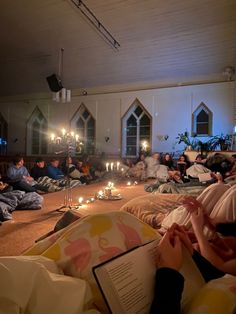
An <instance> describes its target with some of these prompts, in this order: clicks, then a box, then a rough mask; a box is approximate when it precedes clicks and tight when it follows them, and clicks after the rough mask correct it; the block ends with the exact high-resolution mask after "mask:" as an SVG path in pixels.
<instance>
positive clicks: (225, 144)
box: [208, 133, 232, 150]
mask: <svg viewBox="0 0 236 314" xmlns="http://www.w3.org/2000/svg"><path fill="white" fill-rule="evenodd" d="M208 143H209V148H210V150H217V149H218V148H219V149H220V150H228V149H229V147H230V145H231V144H232V135H231V134H225V135H224V134H223V133H221V134H220V135H215V136H212V137H211V139H210V140H209V141H208Z"/></svg>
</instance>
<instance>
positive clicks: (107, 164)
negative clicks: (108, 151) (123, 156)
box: [106, 162, 109, 171]
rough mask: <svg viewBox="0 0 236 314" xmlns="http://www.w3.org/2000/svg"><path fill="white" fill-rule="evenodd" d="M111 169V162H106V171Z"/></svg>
mask: <svg viewBox="0 0 236 314" xmlns="http://www.w3.org/2000/svg"><path fill="white" fill-rule="evenodd" d="M108 170H109V162H107V163H106V171H108Z"/></svg>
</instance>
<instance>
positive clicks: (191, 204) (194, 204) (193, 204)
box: [182, 196, 202, 213]
mask: <svg viewBox="0 0 236 314" xmlns="http://www.w3.org/2000/svg"><path fill="white" fill-rule="evenodd" d="M182 204H183V206H184V207H185V208H186V209H187V210H188V211H189V212H190V213H192V212H194V211H196V210H197V209H198V208H202V204H201V203H200V202H199V201H197V200H196V198H194V197H192V196H186V197H185V198H184V199H183V201H182Z"/></svg>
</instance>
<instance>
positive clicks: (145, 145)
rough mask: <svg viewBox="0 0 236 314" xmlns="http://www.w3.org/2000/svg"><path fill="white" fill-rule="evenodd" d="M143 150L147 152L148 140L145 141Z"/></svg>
mask: <svg viewBox="0 0 236 314" xmlns="http://www.w3.org/2000/svg"><path fill="white" fill-rule="evenodd" d="M142 147H143V150H144V151H145V152H146V151H147V147H148V143H147V142H146V141H144V142H143V144H142Z"/></svg>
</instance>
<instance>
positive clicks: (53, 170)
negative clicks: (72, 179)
mask: <svg viewBox="0 0 236 314" xmlns="http://www.w3.org/2000/svg"><path fill="white" fill-rule="evenodd" d="M47 174H48V176H49V178H52V179H54V180H60V179H65V175H64V173H63V172H62V171H61V169H59V159H58V158H52V159H51V160H50V164H49V165H48V166H47Z"/></svg>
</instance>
